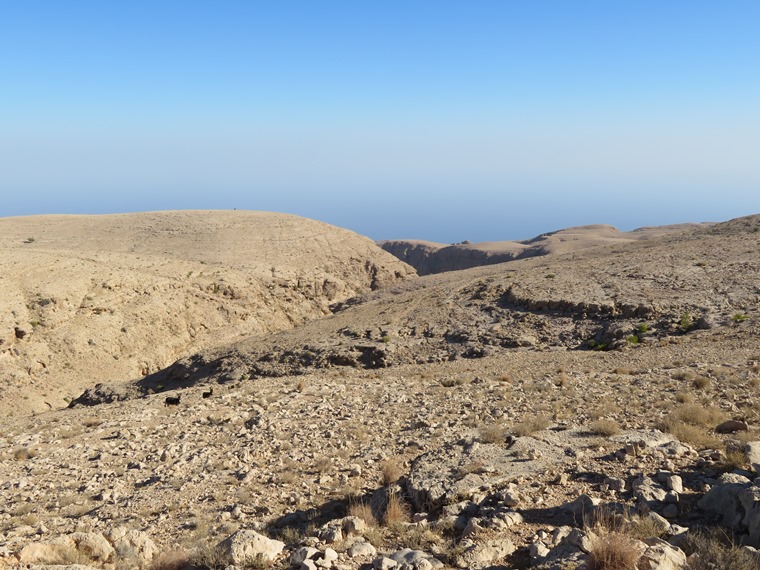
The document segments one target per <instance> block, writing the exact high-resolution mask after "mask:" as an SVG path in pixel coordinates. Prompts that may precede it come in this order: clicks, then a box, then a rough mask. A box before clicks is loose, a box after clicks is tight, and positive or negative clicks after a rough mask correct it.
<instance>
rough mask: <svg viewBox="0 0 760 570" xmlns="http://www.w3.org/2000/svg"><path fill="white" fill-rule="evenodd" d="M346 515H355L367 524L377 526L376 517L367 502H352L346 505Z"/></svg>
mask: <svg viewBox="0 0 760 570" xmlns="http://www.w3.org/2000/svg"><path fill="white" fill-rule="evenodd" d="M348 515H349V516H352V517H357V518H360V519H361V520H363V521H364V522H365V523H367V526H371V527H372V526H377V519H376V518H375V515H374V513H373V512H372V507H370V506H369V505H368V504H367V503H363V502H360V503H353V504H351V505H349V507H348Z"/></svg>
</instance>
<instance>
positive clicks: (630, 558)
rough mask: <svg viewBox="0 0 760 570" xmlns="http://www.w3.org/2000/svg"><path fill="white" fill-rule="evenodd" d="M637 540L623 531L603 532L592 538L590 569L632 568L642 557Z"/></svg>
mask: <svg viewBox="0 0 760 570" xmlns="http://www.w3.org/2000/svg"><path fill="white" fill-rule="evenodd" d="M641 554H642V552H641V549H640V548H639V545H638V543H637V541H636V540H635V539H634V538H632V537H630V536H628V535H627V534H623V533H621V532H616V531H613V532H601V533H600V534H598V535H596V536H594V538H593V539H592V540H591V553H590V555H589V564H588V568H589V570H631V568H635V567H636V563H637V562H638V560H639V558H641Z"/></svg>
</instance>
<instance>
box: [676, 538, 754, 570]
mask: <svg viewBox="0 0 760 570" xmlns="http://www.w3.org/2000/svg"><path fill="white" fill-rule="evenodd" d="M681 548H682V549H683V551H684V552H685V553H686V554H687V555H689V568H690V569H691V570H714V569H717V568H720V569H726V570H728V569H730V570H758V568H760V563H758V561H757V560H756V559H755V557H754V556H753V555H752V553H750V552H748V551H746V550H744V549H742V548H741V547H740V546H738V545H737V544H736V541H735V540H734V539H733V537H732V536H730V535H729V534H728V533H727V531H726V530H725V529H722V528H720V529H719V528H712V529H708V530H695V531H689V533H688V534H687V535H686V538H685V539H684V541H683V543H682V544H681Z"/></svg>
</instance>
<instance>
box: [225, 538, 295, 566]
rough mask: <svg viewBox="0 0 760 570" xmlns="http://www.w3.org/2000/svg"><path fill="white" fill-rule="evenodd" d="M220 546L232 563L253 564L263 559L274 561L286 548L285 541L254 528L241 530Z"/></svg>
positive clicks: (236, 564) (238, 564)
mask: <svg viewBox="0 0 760 570" xmlns="http://www.w3.org/2000/svg"><path fill="white" fill-rule="evenodd" d="M219 548H221V550H222V552H223V553H224V556H225V557H226V558H227V560H229V562H230V564H234V565H235V566H253V565H254V564H259V563H261V562H262V561H264V562H272V561H273V560H274V559H275V558H277V556H279V554H280V553H281V552H282V549H283V548H285V543H284V542H280V541H279V540H273V539H271V538H267V537H266V536H264V535H262V534H259V533H258V532H255V531H253V530H239V531H237V532H235V533H234V534H232V535H230V536H229V537H227V538H226V539H224V540H223V541H222V542H220V543H219Z"/></svg>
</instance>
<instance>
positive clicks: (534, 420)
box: [512, 415, 552, 436]
mask: <svg viewBox="0 0 760 570" xmlns="http://www.w3.org/2000/svg"><path fill="white" fill-rule="evenodd" d="M550 425H552V422H551V419H550V418H549V417H547V416H545V415H536V416H533V417H531V418H528V419H526V420H523V421H521V422H520V423H518V424H516V425H515V426H513V427H512V432H513V433H514V434H515V435H518V436H525V435H530V434H532V433H536V432H537V431H541V430H545V429H546V428H548V427H549V426H550Z"/></svg>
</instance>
